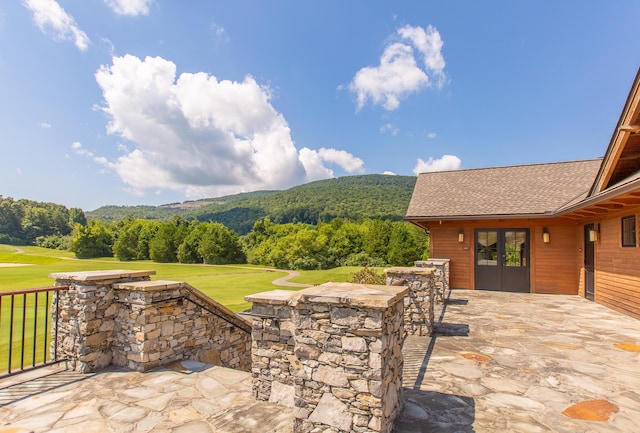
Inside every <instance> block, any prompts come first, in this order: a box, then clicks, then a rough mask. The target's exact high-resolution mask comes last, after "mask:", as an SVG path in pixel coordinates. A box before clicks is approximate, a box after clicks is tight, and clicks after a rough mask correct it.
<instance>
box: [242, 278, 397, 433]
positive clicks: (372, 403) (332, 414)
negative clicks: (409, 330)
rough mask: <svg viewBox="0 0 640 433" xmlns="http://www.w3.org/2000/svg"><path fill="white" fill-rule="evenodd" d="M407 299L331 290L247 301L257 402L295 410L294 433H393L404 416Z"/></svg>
mask: <svg viewBox="0 0 640 433" xmlns="http://www.w3.org/2000/svg"><path fill="white" fill-rule="evenodd" d="M406 294H407V288H405V287H397V286H396V287H393V286H375V285H362V284H350V283H326V284H323V285H320V286H316V287H311V288H309V289H305V290H302V291H300V292H286V291H282V290H276V291H272V292H265V293H259V294H257V295H252V296H249V297H246V298H245V299H247V300H248V301H251V302H253V307H252V314H253V315H254V319H253V330H254V331H253V337H254V342H253V345H252V347H253V361H254V368H253V369H252V372H253V377H254V394H255V395H256V397H257V398H258V399H262V400H267V399H268V400H270V401H274V400H281V401H282V402H289V404H290V403H291V402H293V405H294V417H295V419H294V429H293V431H294V433H302V432H305V433H307V432H333V433H337V432H391V431H392V430H393V425H394V421H395V419H396V418H397V416H398V415H399V414H400V413H401V411H402V399H401V395H402V365H403V363H402V352H401V349H402V342H403V335H404V330H403V325H404V320H403V309H404V303H403V298H404V296H405V295H406ZM287 309H288V310H289V311H290V312H291V313H292V314H291V315H290V316H289V313H286V312H285V310H287ZM291 319H292V322H290V320H291ZM291 324H293V327H294V329H291ZM292 337H293V340H294V345H293V353H291V348H292V346H291V340H290V339H291V338H292ZM255 339H259V341H255ZM268 367H270V368H268ZM285 370H287V371H288V372H289V375H288V377H287V375H282V374H281V373H282V372H284V371H285ZM292 387H293V391H294V394H295V397H294V396H293V395H291V390H292ZM287 392H288V393H289V396H288V397H287V398H282V397H281V395H284V394H286V393H287ZM281 393H282V394H281ZM274 395H275V396H276V397H274Z"/></svg>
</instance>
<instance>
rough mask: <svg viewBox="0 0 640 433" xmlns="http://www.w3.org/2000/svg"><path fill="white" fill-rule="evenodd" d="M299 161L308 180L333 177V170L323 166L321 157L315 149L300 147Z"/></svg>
mask: <svg viewBox="0 0 640 433" xmlns="http://www.w3.org/2000/svg"><path fill="white" fill-rule="evenodd" d="M300 162H302V165H303V166H304V169H305V172H306V173H307V178H308V179H309V181H312V180H321V179H329V178H332V177H333V170H331V169H329V168H327V167H325V166H324V164H323V163H322V157H321V156H320V155H319V154H318V152H316V151H315V150H311V149H308V148H306V147H303V148H302V149H300Z"/></svg>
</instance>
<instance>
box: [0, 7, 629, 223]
mask: <svg viewBox="0 0 640 433" xmlns="http://www.w3.org/2000/svg"><path fill="white" fill-rule="evenodd" d="M639 22H640V2H639V1H637V0H616V1H610V0H602V1H595V0H580V1H575V0H563V1H556V0H535V1H530V0H521V1H512V0H504V1H499V0H492V1H479V0H456V1H434V0H416V1H397V2H391V1H382V0H350V1H336V0H322V1H313V0H310V1H294V0H274V1H267V0H259V1H248V0H234V1H214V0H202V1H201V0H190V1H188V2H184V1H178V0H83V1H77V0H75V1H74V0H3V1H2V2H1V3H0V150H1V152H0V161H1V167H2V168H1V170H0V195H2V196H4V197H13V198H14V199H16V200H17V199H20V198H26V199H30V200H36V201H46V202H54V203H60V204H64V205H66V206H68V207H80V208H82V209H84V210H86V211H89V210H94V209H96V208H98V207H100V206H103V205H142V204H145V205H160V204H166V203H174V202H181V201H185V200H197V199H201V198H208V197H218V196H223V195H227V194H234V193H238V192H249V191H255V190H266V189H268V190H274V189H286V188H289V187H291V186H295V185H300V184H303V183H306V182H310V181H314V180H319V179H327V178H331V177H340V176H348V175H358V174H388V175H416V174H418V173H420V172H426V171H437V170H457V169H468V168H477V167H490V166H506V165H518V164H532V163H544V162H554V161H567V160H582V159H592V158H597V157H601V156H602V155H603V154H604V152H605V150H606V148H607V146H608V144H609V140H610V138H611V135H612V133H613V129H614V127H615V125H616V122H617V120H618V118H619V116H620V113H621V111H622V108H623V105H624V103H625V100H626V97H627V95H628V92H629V90H630V87H631V84H632V82H633V78H634V76H635V74H636V72H637V70H638V67H639V66H640V25H639V24H638V23H639Z"/></svg>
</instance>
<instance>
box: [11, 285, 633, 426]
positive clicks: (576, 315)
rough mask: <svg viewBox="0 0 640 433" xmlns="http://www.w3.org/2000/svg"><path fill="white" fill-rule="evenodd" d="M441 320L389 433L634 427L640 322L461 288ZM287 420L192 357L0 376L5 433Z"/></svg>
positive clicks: (415, 340) (414, 364) (246, 385)
mask: <svg viewBox="0 0 640 433" xmlns="http://www.w3.org/2000/svg"><path fill="white" fill-rule="evenodd" d="M436 317H437V318H438V317H439V318H440V322H441V323H439V324H438V326H437V331H438V333H437V335H436V336H435V337H433V338H427V337H409V338H407V340H406V343H405V347H404V350H403V353H404V357H405V366H404V368H405V374H404V386H405V392H404V400H405V409H404V412H403V414H402V417H401V419H400V420H399V422H398V424H397V426H396V429H395V433H418V432H445V433H446V432H452V433H453V432H492V433H493V432H567V433H568V432H571V433H573V432H593V433H596V432H635V431H639V430H638V429H639V427H638V426H639V425H640V321H638V320H635V319H632V318H630V317H627V316H624V315H622V314H619V313H617V312H615V311H612V310H610V309H608V308H605V307H603V306H601V305H598V304H594V303H592V302H589V301H587V300H585V299H582V298H579V297H576V296H557V295H530V294H514V293H498V292H483V291H465V290H454V291H452V294H451V297H450V299H449V301H448V302H447V303H445V304H444V306H443V307H441V308H438V309H437V311H436ZM36 376H38V377H36ZM574 405H577V406H574ZM563 412H564V414H563ZM569 415H570V416H569ZM576 417H578V418H587V419H591V420H584V419H576ZM595 419H599V420H600V421H595ZM291 420H292V410H291V409H288V408H283V407H280V406H275V405H272V404H268V403H263V402H256V401H254V400H253V398H252V393H251V378H250V375H249V374H248V373H243V372H238V371H234V370H229V369H225V368H221V367H211V366H207V365H203V364H199V363H193V362H183V363H174V364H173V365H170V366H168V367H165V368H160V369H156V370H154V371H151V372H147V373H132V372H125V371H121V370H117V369H109V370H106V371H102V372H100V373H97V374H91V375H81V374H78V373H74V372H66V371H62V370H60V369H58V370H56V369H45V370H39V371H38V372H33V373H29V374H28V375H21V376H16V377H12V378H9V379H4V380H2V381H0V433H9V432H12V433H18V432H30V431H34V432H82V433H89V432H103V431H104V432H108V431H113V432H172V433H173V432H190V433H191V432H193V433H199V432H227V433H241V432H265V433H272V432H276V433H278V432H282V433H284V432H291V424H292V423H291Z"/></svg>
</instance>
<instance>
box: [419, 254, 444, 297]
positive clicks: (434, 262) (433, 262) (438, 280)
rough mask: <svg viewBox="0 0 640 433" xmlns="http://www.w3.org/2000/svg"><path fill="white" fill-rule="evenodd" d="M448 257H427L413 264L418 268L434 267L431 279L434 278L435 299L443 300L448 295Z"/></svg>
mask: <svg viewBox="0 0 640 433" xmlns="http://www.w3.org/2000/svg"><path fill="white" fill-rule="evenodd" d="M450 262H451V260H449V259H429V260H418V261H416V262H414V265H415V266H416V267H418V268H430V269H434V270H435V271H434V273H433V279H434V280H435V290H436V300H437V301H440V302H442V301H444V299H445V298H446V297H448V296H449V290H450V287H449V266H450Z"/></svg>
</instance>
